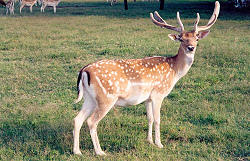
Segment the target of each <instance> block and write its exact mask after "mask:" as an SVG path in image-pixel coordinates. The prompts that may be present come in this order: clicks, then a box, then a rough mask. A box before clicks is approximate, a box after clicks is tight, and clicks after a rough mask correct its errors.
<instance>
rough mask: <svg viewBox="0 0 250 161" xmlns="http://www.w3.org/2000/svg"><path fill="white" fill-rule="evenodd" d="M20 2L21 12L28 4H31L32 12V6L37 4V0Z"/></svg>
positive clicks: (21, 0)
mask: <svg viewBox="0 0 250 161" xmlns="http://www.w3.org/2000/svg"><path fill="white" fill-rule="evenodd" d="M19 3H20V13H21V12H22V8H23V7H24V6H25V5H26V6H30V12H32V7H33V5H34V4H37V0H19Z"/></svg>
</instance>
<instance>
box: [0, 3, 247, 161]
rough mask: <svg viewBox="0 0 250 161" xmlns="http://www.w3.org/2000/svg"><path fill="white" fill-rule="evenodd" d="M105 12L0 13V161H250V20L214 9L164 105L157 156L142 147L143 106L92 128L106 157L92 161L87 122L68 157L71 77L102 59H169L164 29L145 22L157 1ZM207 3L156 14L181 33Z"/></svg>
mask: <svg viewBox="0 0 250 161" xmlns="http://www.w3.org/2000/svg"><path fill="white" fill-rule="evenodd" d="M128 5H129V6H128V7H129V10H127V11H125V10H124V6H123V3H122V1H119V2H118V3H117V5H115V6H109V3H107V2H106V1H104V0H103V1H92V2H88V1H79V0H78V1H74V2H73V1H71V0H70V1H66V0H64V1H62V2H61V3H60V4H59V7H58V8H57V13H56V14H54V13H53V9H52V8H51V7H49V8H46V9H45V13H40V7H36V6H35V7H33V13H30V12H29V9H28V8H24V9H23V11H22V13H21V14H20V13H19V11H18V10H19V9H18V7H19V6H18V4H16V5H15V15H14V16H10V15H7V16H6V15H5V9H4V8H3V7H0V22H1V23H0V35H1V36H0V160H174V161H175V160H250V148H249V145H250V127H249V126H250V124H249V122H250V120H249V118H250V114H249V112H250V111H249V104H250V101H249V98H250V85H249V80H250V75H249V73H250V72H249V71H250V58H249V56H250V13H249V12H248V11H247V10H243V11H240V10H236V9H234V8H230V7H229V6H228V4H227V3H226V2H222V3H221V13H220V16H219V19H218V21H217V22H216V24H215V25H214V26H213V27H212V28H211V33H210V35H209V36H208V37H207V38H205V39H204V40H201V41H200V42H199V44H198V45H199V46H198V49H197V51H196V55H195V62H194V64H193V66H192V68H191V69H190V71H189V72H188V74H187V75H186V76H185V77H183V78H182V79H181V80H180V81H179V82H178V83H177V84H176V86H175V88H174V89H173V91H172V92H171V94H170V95H169V96H168V97H167V98H166V99H165V100H164V102H163V105H162V109H161V139H162V143H163V145H164V148H163V149H159V148H157V147H156V146H153V145H149V144H148V143H147V142H146V136H147V129H148V125H147V124H148V123H147V117H146V108H145V104H141V105H138V106H131V107H126V108H122V107H117V111H118V112H115V111H114V110H111V111H110V112H109V113H108V114H107V116H106V117H105V118H104V119H103V120H102V121H101V122H100V124H99V127H98V133H99V139H100V144H101V147H102V148H103V150H104V151H105V153H106V154H107V156H105V157H99V156H95V155H94V151H93V145H92V142H91V138H90V134H89V130H88V127H87V125H86V123H84V126H83V127H82V130H81V138H80V143H81V145H80V148H81V150H82V153H83V155H82V156H76V155H73V154H72V148H73V138H72V130H73V119H74V117H75V116H76V115H77V113H78V112H79V110H80V108H81V104H80V103H79V104H73V101H74V99H76V97H77V90H76V81H77V73H78V71H79V70H80V69H81V68H82V67H83V66H85V65H87V64H88V63H91V62H94V61H97V60H101V59H129V58H140V57H145V56H150V55H161V56H172V55H175V54H177V50H178V47H179V43H176V42H173V41H171V40H170V39H169V38H168V37H167V35H168V34H169V33H174V32H172V31H170V30H166V29H162V28H159V27H157V26H155V25H154V24H153V23H152V22H151V20H150V18H149V13H150V12H154V11H155V10H158V11H159V3H158V2H141V1H138V2H133V1H129V3H128ZM213 7H214V2H212V1H195V0H194V1H191V0H189V1H178V2H175V1H170V0H169V1H166V3H165V10H162V11H159V13H160V14H161V15H162V17H163V18H164V19H165V20H167V22H168V23H170V24H173V25H177V22H176V11H181V15H180V16H181V18H182V21H183V23H184V25H185V26H186V29H191V26H192V25H193V23H194V21H195V19H196V12H199V13H200V15H201V19H202V20H201V25H205V24H206V22H207V21H208V19H209V18H210V16H211V14H212V12H213Z"/></svg>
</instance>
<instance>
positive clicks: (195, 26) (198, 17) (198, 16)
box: [194, 13, 200, 31]
mask: <svg viewBox="0 0 250 161" xmlns="http://www.w3.org/2000/svg"><path fill="white" fill-rule="evenodd" d="M199 21H200V14H199V13H197V19H196V21H195V23H194V31H196V30H197V27H198V23H199Z"/></svg>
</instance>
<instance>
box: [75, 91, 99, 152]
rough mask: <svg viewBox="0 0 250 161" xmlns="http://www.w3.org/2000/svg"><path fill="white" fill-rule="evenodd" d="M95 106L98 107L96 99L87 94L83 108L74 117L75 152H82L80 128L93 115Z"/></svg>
mask: <svg viewBox="0 0 250 161" xmlns="http://www.w3.org/2000/svg"><path fill="white" fill-rule="evenodd" d="M95 108H96V102H95V100H94V99H93V98H92V97H91V96H89V95H86V96H85V100H84V104H83V106H82V109H81V111H80V112H79V114H78V115H77V116H76V117H75V119H74V131H73V137H74V148H73V153H74V154H81V151H80V147H79V135H80V129H81V127H82V124H83V122H84V121H85V120H86V119H87V118H88V117H89V116H90V115H91V113H92V112H93V111H94V109H95Z"/></svg>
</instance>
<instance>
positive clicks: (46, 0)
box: [41, 0, 61, 13]
mask: <svg viewBox="0 0 250 161" xmlns="http://www.w3.org/2000/svg"><path fill="white" fill-rule="evenodd" d="M41 1H42V6H41V12H44V9H45V7H46V6H52V7H53V8H54V13H56V6H57V5H58V4H59V3H60V1H61V0H41Z"/></svg>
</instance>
